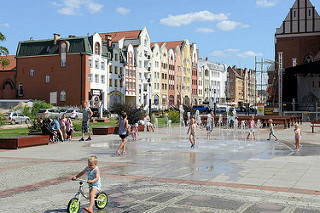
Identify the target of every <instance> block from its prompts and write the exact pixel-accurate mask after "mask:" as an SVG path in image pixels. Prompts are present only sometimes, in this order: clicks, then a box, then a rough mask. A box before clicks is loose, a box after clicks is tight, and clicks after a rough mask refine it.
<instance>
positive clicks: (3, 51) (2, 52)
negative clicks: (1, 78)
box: [0, 32, 10, 67]
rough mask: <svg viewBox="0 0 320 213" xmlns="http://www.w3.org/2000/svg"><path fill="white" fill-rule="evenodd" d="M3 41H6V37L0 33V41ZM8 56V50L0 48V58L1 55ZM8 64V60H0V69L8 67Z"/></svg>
mask: <svg viewBox="0 0 320 213" xmlns="http://www.w3.org/2000/svg"><path fill="white" fill-rule="evenodd" d="M5 40H6V37H5V36H4V35H3V34H2V33H1V32H0V41H5ZM8 54H9V50H8V48H6V47H3V46H0V56H1V55H5V56H7V55H8ZM9 64H10V61H9V59H7V58H5V57H3V58H0V65H1V66H2V67H5V66H8V65H9Z"/></svg>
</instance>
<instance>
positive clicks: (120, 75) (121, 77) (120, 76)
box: [118, 73, 126, 104]
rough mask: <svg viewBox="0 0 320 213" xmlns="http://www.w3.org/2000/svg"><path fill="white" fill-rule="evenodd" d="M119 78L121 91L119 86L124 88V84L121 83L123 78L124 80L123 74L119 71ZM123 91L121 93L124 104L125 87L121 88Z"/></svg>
mask: <svg viewBox="0 0 320 213" xmlns="http://www.w3.org/2000/svg"><path fill="white" fill-rule="evenodd" d="M118 77H119V79H120V93H121V86H122V87H123V88H124V85H123V80H124V76H123V73H120V74H119V75H118ZM123 91H124V93H123V95H122V96H123V104H125V93H126V90H125V88H124V89H123Z"/></svg>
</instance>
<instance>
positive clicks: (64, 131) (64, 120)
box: [60, 113, 67, 141]
mask: <svg viewBox="0 0 320 213" xmlns="http://www.w3.org/2000/svg"><path fill="white" fill-rule="evenodd" d="M66 123H67V115H66V113H63V115H62V118H61V120H60V127H61V131H62V134H63V138H64V141H66V140H67V129H66V128H67V127H66Z"/></svg>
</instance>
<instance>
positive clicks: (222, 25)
mask: <svg viewBox="0 0 320 213" xmlns="http://www.w3.org/2000/svg"><path fill="white" fill-rule="evenodd" d="M236 27H241V28H246V27H249V25H248V24H242V23H241V22H236V21H229V20H227V21H221V22H219V23H217V28H218V29H219V30H224V31H230V30H234V29H235V28H236Z"/></svg>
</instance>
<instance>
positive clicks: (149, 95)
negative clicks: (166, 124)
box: [149, 82, 151, 122]
mask: <svg viewBox="0 0 320 213" xmlns="http://www.w3.org/2000/svg"><path fill="white" fill-rule="evenodd" d="M149 117H150V122H151V83H150V82H149Z"/></svg>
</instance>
